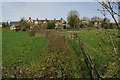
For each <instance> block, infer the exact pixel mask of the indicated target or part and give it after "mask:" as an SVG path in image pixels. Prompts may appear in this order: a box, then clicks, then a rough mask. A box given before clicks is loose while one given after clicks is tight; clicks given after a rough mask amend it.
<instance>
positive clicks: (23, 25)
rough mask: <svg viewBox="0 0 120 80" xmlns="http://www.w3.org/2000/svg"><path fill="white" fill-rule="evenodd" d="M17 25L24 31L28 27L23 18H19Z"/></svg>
mask: <svg viewBox="0 0 120 80" xmlns="http://www.w3.org/2000/svg"><path fill="white" fill-rule="evenodd" d="M19 25H20V27H21V30H22V31H26V30H27V29H29V28H30V25H29V24H28V23H27V22H26V21H25V20H24V19H21V21H20V23H19Z"/></svg>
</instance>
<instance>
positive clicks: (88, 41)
mask: <svg viewBox="0 0 120 80" xmlns="http://www.w3.org/2000/svg"><path fill="white" fill-rule="evenodd" d="M103 31H105V30H103ZM110 31H111V32H113V33H116V34H118V30H110ZM65 33H77V34H78V36H79V37H80V38H81V40H82V42H83V43H84V45H85V48H86V50H88V52H89V54H90V56H91V58H92V60H93V61H94V63H95V64H96V66H97V68H98V70H99V72H100V74H101V75H102V76H104V77H105V76H106V74H108V71H109V70H113V69H114V68H116V69H117V68H118V61H117V60H116V59H115V58H114V57H112V56H111V55H110V54H107V53H106V52H104V51H103V50H102V49H101V48H100V47H99V45H98V44H97V43H100V44H101V45H102V46H103V48H104V49H106V50H107V51H109V52H113V53H114V51H113V50H112V47H109V46H106V45H104V44H103V43H102V42H101V40H100V39H99V37H98V36H97V35H96V33H97V31H96V30H90V31H88V30H82V31H68V32H65ZM103 35H104V36H105V37H106V38H107V39H109V36H108V35H105V34H103ZM113 39H114V40H115V42H117V41H118V39H116V38H115V37H113ZM106 41H107V40H106ZM115 42H114V43H115ZM115 45H117V44H116V43H115ZM75 48H76V46H75ZM77 52H78V51H77ZM111 64H114V65H113V67H112V68H110V69H108V67H109V66H110V65H111ZM116 69H114V72H115V71H116V72H117V70H116ZM110 73H111V72H110ZM113 74H115V73H113ZM110 75H111V74H110ZM117 75H118V74H117ZM114 76H116V75H112V77H114ZM107 77H108V75H107Z"/></svg>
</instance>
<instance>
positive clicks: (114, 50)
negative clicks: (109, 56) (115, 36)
mask: <svg viewBox="0 0 120 80" xmlns="http://www.w3.org/2000/svg"><path fill="white" fill-rule="evenodd" d="M110 40H111V43H112V46H113V48H114V51H115V54H116V55H118V53H117V50H116V47H115V45H114V43H113V40H112V37H111V35H110Z"/></svg>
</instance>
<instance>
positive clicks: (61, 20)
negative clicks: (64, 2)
mask: <svg viewBox="0 0 120 80" xmlns="http://www.w3.org/2000/svg"><path fill="white" fill-rule="evenodd" d="M50 21H53V22H54V23H55V25H56V26H57V25H58V24H61V25H64V24H66V21H65V20H63V18H61V19H60V20H56V19H55V18H54V20H48V19H47V18H46V19H45V20H39V19H38V18H36V20H32V19H31V17H29V19H28V20H27V22H28V23H29V24H30V26H37V25H42V24H45V23H47V22H50Z"/></svg>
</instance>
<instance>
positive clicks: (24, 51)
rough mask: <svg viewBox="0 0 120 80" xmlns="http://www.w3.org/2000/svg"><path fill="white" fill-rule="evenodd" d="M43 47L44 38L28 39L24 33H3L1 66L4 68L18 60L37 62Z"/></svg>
mask: <svg viewBox="0 0 120 80" xmlns="http://www.w3.org/2000/svg"><path fill="white" fill-rule="evenodd" d="M45 46H46V39H45V38H44V37H30V36H29V35H28V34H27V33H26V32H3V33H2V65H3V67H5V66H8V65H10V64H12V63H15V62H17V61H18V60H22V61H26V62H29V63H32V62H34V61H36V62H37V61H38V60H40V55H41V53H42V51H43V50H44V49H45ZM20 65H21V66H23V65H22V64H20Z"/></svg>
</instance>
